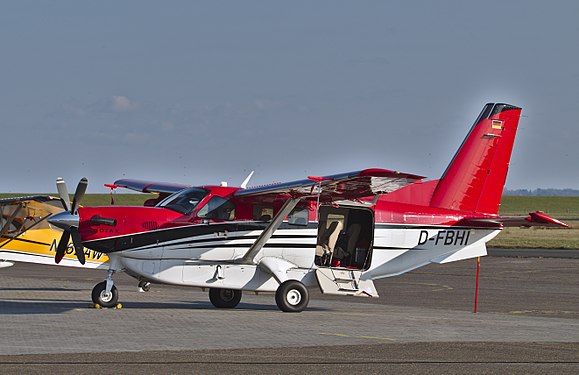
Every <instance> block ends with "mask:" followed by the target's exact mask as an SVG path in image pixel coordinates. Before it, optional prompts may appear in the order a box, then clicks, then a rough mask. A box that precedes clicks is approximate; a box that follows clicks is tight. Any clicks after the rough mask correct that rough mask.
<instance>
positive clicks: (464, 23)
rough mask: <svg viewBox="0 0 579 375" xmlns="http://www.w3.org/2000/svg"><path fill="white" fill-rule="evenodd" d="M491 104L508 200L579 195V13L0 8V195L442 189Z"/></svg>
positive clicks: (427, 4) (147, 4) (547, 9)
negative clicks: (406, 176)
mask: <svg viewBox="0 0 579 375" xmlns="http://www.w3.org/2000/svg"><path fill="white" fill-rule="evenodd" d="M491 101H501V102H507V103H510V104H514V105H517V106H520V107H522V108H523V118H522V119H521V124H520V127H519V133H518V137H517V141H516V143H515V150H514V153H513V158H512V163H511V168H510V174H509V178H508V180H507V187H508V188H513V189H514V188H537V187H555V188H579V168H578V167H577V165H578V163H579V146H578V143H579V120H578V119H579V1H577V0H571V1H509V0H500V1H484V2H481V1H459V0H457V1H440V0H439V1H286V2H280V1H218V2H217V1H205V2H200V1H93V2H86V1H85V2H79V1H12V2H8V1H4V2H2V3H0V128H1V130H2V133H1V139H2V143H1V148H0V152H1V154H0V155H1V156H2V161H3V162H2V166H3V167H2V172H3V173H2V176H3V177H2V179H0V192H55V191H56V188H55V183H54V180H55V178H56V177H58V176H62V177H64V178H65V179H66V180H67V181H68V183H69V190H74V186H75V185H76V182H77V181H78V179H79V178H80V177H82V176H86V177H88V178H89V181H90V184H89V192H105V191H106V190H105V188H104V187H103V183H105V182H112V181H114V180H116V179H118V178H123V177H126V178H129V177H130V178H146V179H151V180H158V181H174V182H181V183H189V184H212V183H219V182H220V181H228V182H229V184H230V185H238V184H239V183H241V181H242V180H243V179H244V178H245V176H246V175H247V174H248V173H249V172H250V171H251V170H255V171H256V173H255V176H254V178H253V180H252V184H254V185H255V184H264V183H269V182H273V181H286V180H295V179H301V178H304V177H306V176H307V175H311V174H315V175H323V174H333V173H339V172H347V171H351V170H358V169H363V168H370V167H381V168H387V169H396V170H400V171H404V172H411V173H417V174H422V175H425V176H428V177H430V178H438V177H439V176H440V174H441V173H442V172H443V171H444V169H445V167H446V165H447V164H448V162H449V161H450V159H451V158H452V156H453V155H454V153H455V151H456V149H457V148H458V146H459V145H460V143H461V141H462V139H463V138H464V136H465V135H466V133H467V131H468V130H469V128H470V126H471V125H472V123H473V121H474V120H475V118H476V116H477V115H478V114H479V112H480V110H481V108H482V106H483V105H484V104H485V103H486V102H491Z"/></svg>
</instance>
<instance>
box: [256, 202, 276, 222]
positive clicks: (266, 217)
mask: <svg viewBox="0 0 579 375" xmlns="http://www.w3.org/2000/svg"><path fill="white" fill-rule="evenodd" d="M272 218H273V207H270V206H262V205H255V206H253V220H258V221H271V219H272Z"/></svg>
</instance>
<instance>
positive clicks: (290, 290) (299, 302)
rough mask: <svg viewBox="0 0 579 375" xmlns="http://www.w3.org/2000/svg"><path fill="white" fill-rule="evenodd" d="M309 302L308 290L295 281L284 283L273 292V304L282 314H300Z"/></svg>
mask: <svg viewBox="0 0 579 375" xmlns="http://www.w3.org/2000/svg"><path fill="white" fill-rule="evenodd" d="M309 300H310V297H309V294H308V289H307V288H306V286H305V285H304V284H302V283H301V282H299V281H297V280H287V281H284V282H283V283H282V284H281V285H280V286H279V287H278V288H277V290H276V291H275V303H276V304H277V307H279V309H280V310H281V311H283V312H302V311H304V310H305V308H306V307H307V306H308V302H309Z"/></svg>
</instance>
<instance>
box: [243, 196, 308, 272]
mask: <svg viewBox="0 0 579 375" xmlns="http://www.w3.org/2000/svg"><path fill="white" fill-rule="evenodd" d="M300 200H301V198H290V199H288V200H287V201H286V202H285V203H284V205H283V206H282V207H281V209H280V210H279V211H278V213H277V214H276V215H275V216H274V217H273V219H272V220H271V223H270V224H269V225H268V226H267V227H266V228H265V229H264V230H263V232H261V234H260V235H259V237H257V239H256V240H255V242H254V243H253V245H251V247H250V248H249V250H247V253H245V255H244V256H243V258H242V262H243V263H250V264H253V263H254V258H255V256H256V255H257V254H258V253H259V252H260V251H261V249H262V248H263V246H264V245H265V244H266V243H267V241H269V239H270V238H271V236H272V235H273V233H274V232H275V231H276V230H277V229H278V228H279V226H280V225H281V223H282V222H283V219H285V218H286V216H287V215H289V213H290V212H291V211H292V210H293V209H294V208H295V207H296V206H297V204H298V203H299V201H300Z"/></svg>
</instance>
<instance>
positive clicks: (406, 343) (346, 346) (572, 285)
mask: <svg viewBox="0 0 579 375" xmlns="http://www.w3.org/2000/svg"><path fill="white" fill-rule="evenodd" d="M475 268H476V261H475V260H469V261H463V262H456V263H450V264H447V265H431V266H427V267H424V268H421V269H419V270H416V271H414V272H411V273H408V274H405V275H402V276H399V277H395V278H390V279H384V280H379V281H377V282H376V286H377V289H378V291H379V293H380V296H381V297H380V298H379V299H370V298H359V297H333V296H324V295H321V294H320V293H319V292H318V291H316V290H312V291H311V296H310V298H311V299H310V305H309V307H308V309H307V310H306V311H304V312H302V313H299V314H288V313H282V312H280V311H279V310H278V309H277V307H276V305H275V302H274V298H273V295H253V294H244V296H243V298H242V302H241V304H240V305H239V307H238V308H236V309H234V310H218V309H215V308H213V306H212V305H211V304H210V302H209V300H208V296H207V293H206V292H202V291H200V290H198V289H193V288H182V287H170V286H161V285H159V286H153V288H152V291H151V292H148V293H139V292H138V291H137V288H136V282H135V280H133V279H131V278H130V277H127V276H126V275H123V274H119V275H115V283H116V285H117V287H118V288H119V292H120V302H122V304H123V308H122V309H120V310H115V309H104V310H96V309H92V308H89V303H90V291H91V289H92V287H93V286H94V285H95V284H96V283H98V282H100V281H102V279H104V277H105V272H104V271H95V270H84V269H71V268H64V267H53V266H39V265H30V264H22V263H21V264H17V265H15V266H14V267H11V268H6V269H0V319H2V324H1V326H0V327H1V335H0V337H1V339H0V372H13V373H22V372H26V373H46V371H49V372H60V373H89V372H90V373H95V372H97V373H113V372H114V373H130V372H135V371H138V372H139V373H223V372H224V371H227V373H256V374H262V373H263V374H271V373H296V374H297V373H313V372H316V373H355V372H360V373H361V372H364V373H385V372H397V373H417V372H418V373H421V372H423V373H426V372H427V373H449V372H450V373H465V372H470V373H472V372H477V373H505V372H508V373H553V372H557V373H578V372H579V297H578V296H579V259H552V258H503V257H500V258H499V257H485V258H483V259H482V263H481V278H480V296H479V312H478V313H477V314H473V313H472V308H473V299H474V281H475Z"/></svg>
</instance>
